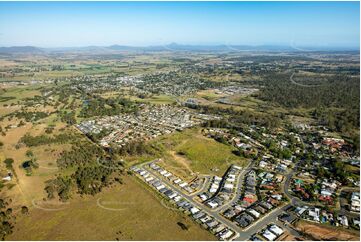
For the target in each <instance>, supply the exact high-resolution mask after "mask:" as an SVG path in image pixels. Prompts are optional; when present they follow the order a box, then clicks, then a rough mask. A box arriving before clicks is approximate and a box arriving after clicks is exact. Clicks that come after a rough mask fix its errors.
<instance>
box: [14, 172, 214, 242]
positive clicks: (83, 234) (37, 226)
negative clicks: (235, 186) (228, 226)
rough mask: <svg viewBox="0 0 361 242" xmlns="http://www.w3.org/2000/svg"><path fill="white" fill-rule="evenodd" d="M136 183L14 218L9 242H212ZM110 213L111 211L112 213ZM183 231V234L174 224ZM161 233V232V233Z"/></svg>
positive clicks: (128, 179)
mask: <svg viewBox="0 0 361 242" xmlns="http://www.w3.org/2000/svg"><path fill="white" fill-rule="evenodd" d="M138 183H140V181H138V180H137V178H135V177H128V176H127V177H125V178H124V184H123V185H117V186H114V187H112V188H109V189H107V190H105V191H103V192H102V193H101V194H98V195H96V196H94V197H92V196H86V197H83V198H81V197H76V198H74V199H72V200H71V201H70V203H68V204H65V205H62V206H59V208H61V210H57V211H55V210H53V211H47V210H42V209H39V208H31V210H30V214H29V215H21V216H20V215H19V217H18V219H17V223H16V225H15V229H14V233H13V234H12V235H10V236H9V237H8V239H9V240H116V239H119V240H215V237H213V235H211V234H210V233H209V232H208V231H206V230H204V229H202V228H201V227H200V226H199V225H198V224H196V223H194V222H193V221H192V220H191V219H190V218H189V217H187V216H186V215H184V214H182V213H181V212H179V211H173V210H170V209H168V208H166V207H164V206H163V205H162V203H161V201H160V198H158V197H157V196H156V195H155V194H154V192H153V191H149V190H148V189H147V188H146V187H144V186H145V185H144V184H138ZM111 209H112V210H111ZM178 222H181V223H183V224H185V225H186V226H187V227H188V230H182V228H181V227H180V226H179V225H178V224H177V223H178ZM165 228H166V229H165Z"/></svg>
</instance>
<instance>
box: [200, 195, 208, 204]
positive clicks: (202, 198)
mask: <svg viewBox="0 0 361 242" xmlns="http://www.w3.org/2000/svg"><path fill="white" fill-rule="evenodd" d="M198 197H199V198H200V199H201V200H202V201H203V202H204V201H205V200H207V199H208V196H207V195H206V194H205V193H203V194H200V195H198Z"/></svg>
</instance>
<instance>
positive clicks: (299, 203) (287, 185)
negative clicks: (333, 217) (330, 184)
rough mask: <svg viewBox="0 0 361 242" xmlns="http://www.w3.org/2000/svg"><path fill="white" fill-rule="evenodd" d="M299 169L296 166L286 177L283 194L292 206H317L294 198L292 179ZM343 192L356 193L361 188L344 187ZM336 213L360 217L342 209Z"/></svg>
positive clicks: (336, 210)
mask: <svg viewBox="0 0 361 242" xmlns="http://www.w3.org/2000/svg"><path fill="white" fill-rule="evenodd" d="M297 167H298V164H296V165H295V167H294V168H293V169H292V170H291V171H290V172H289V173H288V174H287V175H286V180H285V184H284V185H283V186H282V190H283V193H284V194H285V195H286V196H287V197H288V198H289V199H290V201H291V204H292V205H293V206H295V207H297V206H316V204H315V203H314V202H306V201H302V200H301V199H300V198H298V197H295V196H293V195H292V194H291V193H290V191H289V188H290V183H291V179H292V177H293V175H294V173H295V172H296V170H297ZM342 190H351V191H355V190H359V188H358V187H342V188H341V189H340V192H341V191H342ZM334 211H335V212H338V213H339V214H340V215H346V216H347V217H352V218H354V217H358V216H360V214H359V213H355V212H351V211H348V210H346V209H345V208H342V207H341V208H340V209H335V210H334Z"/></svg>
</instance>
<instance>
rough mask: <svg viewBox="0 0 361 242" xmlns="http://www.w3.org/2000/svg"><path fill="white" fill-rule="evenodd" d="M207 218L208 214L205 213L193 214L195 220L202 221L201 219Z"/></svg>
mask: <svg viewBox="0 0 361 242" xmlns="http://www.w3.org/2000/svg"><path fill="white" fill-rule="evenodd" d="M205 216H206V214H205V213H203V212H199V213H196V214H193V218H194V219H201V218H203V217H205Z"/></svg>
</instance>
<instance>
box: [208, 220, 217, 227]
mask: <svg viewBox="0 0 361 242" xmlns="http://www.w3.org/2000/svg"><path fill="white" fill-rule="evenodd" d="M217 225H218V222H217V221H216V220H211V221H208V222H207V226H208V228H210V229H211V228H214V227H216V226H217Z"/></svg>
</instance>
